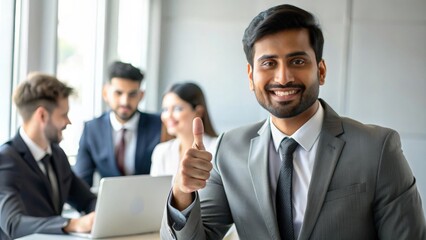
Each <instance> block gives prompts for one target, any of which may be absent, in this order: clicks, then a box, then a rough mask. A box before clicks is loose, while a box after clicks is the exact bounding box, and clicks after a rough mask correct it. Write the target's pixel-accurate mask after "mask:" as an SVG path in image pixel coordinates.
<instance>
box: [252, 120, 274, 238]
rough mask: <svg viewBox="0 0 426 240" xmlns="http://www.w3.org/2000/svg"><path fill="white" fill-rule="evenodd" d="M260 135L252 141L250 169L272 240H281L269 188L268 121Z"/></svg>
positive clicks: (269, 132)
mask: <svg viewBox="0 0 426 240" xmlns="http://www.w3.org/2000/svg"><path fill="white" fill-rule="evenodd" d="M258 134H259V136H257V137H254V138H253V139H252V140H251V144H250V153H249V156H248V158H249V159H248V165H249V166H248V167H249V172H250V176H251V179H252V184H253V188H254V191H255V196H256V199H257V202H258V205H259V208H260V209H261V210H262V211H261V212H262V213H263V214H262V218H263V220H264V221H265V225H266V226H267V227H268V231H269V234H270V235H271V239H279V233H278V226H277V220H276V217H275V209H274V204H273V202H272V199H271V188H270V186H269V174H268V172H269V168H268V150H269V141H270V138H271V130H270V128H269V121H268V120H266V121H265V123H264V124H263V126H262V127H261V128H260V130H259V131H258Z"/></svg>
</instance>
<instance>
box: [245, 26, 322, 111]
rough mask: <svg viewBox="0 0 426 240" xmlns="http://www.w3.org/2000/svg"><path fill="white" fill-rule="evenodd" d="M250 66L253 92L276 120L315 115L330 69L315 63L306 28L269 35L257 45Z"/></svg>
mask: <svg viewBox="0 0 426 240" xmlns="http://www.w3.org/2000/svg"><path fill="white" fill-rule="evenodd" d="M253 58H254V59H253V66H251V65H250V64H248V75H249V81H250V89H251V90H252V91H254V93H255V95H256V98H257V101H258V102H259V104H260V105H261V106H262V107H263V108H265V109H266V110H268V111H269V112H270V113H271V114H272V116H273V117H276V118H292V117H296V116H309V117H310V116H312V115H313V114H314V113H315V111H316V107H315V106H314V103H315V102H316V101H317V99H318V94H319V86H320V85H323V84H324V80H325V74H326V67H325V63H324V61H323V60H321V61H320V62H319V63H317V62H316V60H315V52H314V50H313V49H312V47H311V46H310V43H309V34H308V31H307V30H305V29H292V30H285V31H281V32H278V33H275V34H271V35H266V36H265V37H263V38H261V39H259V40H258V41H257V42H256V43H255V44H254V57H253Z"/></svg>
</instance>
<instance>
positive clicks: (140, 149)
mask: <svg viewBox="0 0 426 240" xmlns="http://www.w3.org/2000/svg"><path fill="white" fill-rule="evenodd" d="M146 120H147V119H146V118H145V116H144V115H143V114H141V113H139V122H138V129H137V139H136V151H135V174H142V173H146V171H144V170H145V169H144V166H142V165H143V164H144V161H141V159H142V158H143V156H144V154H145V150H146V144H147V143H146V141H147V139H146V134H145V133H143V130H142V128H143V126H147V125H148V123H147V122H146ZM138 159H139V160H138ZM148 173H149V169H148Z"/></svg>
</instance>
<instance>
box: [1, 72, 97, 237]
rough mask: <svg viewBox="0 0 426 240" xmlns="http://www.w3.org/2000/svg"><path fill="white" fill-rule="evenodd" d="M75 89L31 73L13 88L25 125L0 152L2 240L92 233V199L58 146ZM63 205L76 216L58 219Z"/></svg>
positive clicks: (94, 199)
mask: <svg viewBox="0 0 426 240" xmlns="http://www.w3.org/2000/svg"><path fill="white" fill-rule="evenodd" d="M73 92H74V89H73V88H71V87H69V86H67V85H66V84H64V83H62V82H60V81H59V80H58V79H57V78H56V77H54V76H50V75H45V74H40V73H33V74H30V75H29V76H28V77H27V80H26V81H24V82H22V83H21V84H20V85H19V86H18V88H17V89H16V90H15V94H14V98H13V100H14V102H15V104H16V107H17V109H18V111H19V113H20V115H21V117H22V120H23V124H22V126H21V127H20V128H19V130H18V133H17V134H16V135H15V137H14V138H12V139H11V140H10V141H8V142H6V143H5V144H3V145H2V146H1V148H0V176H1V177H0V216H1V217H0V223H1V224H0V226H1V229H0V239H2V240H8V239H15V238H18V237H22V236H25V235H29V234H32V233H51V234H63V233H64V232H90V231H91V229H92V224H93V219H94V216H95V213H94V212H93V210H94V209H95V205H96V196H95V195H93V194H92V193H91V192H90V189H89V187H88V186H87V184H85V183H84V182H83V181H81V180H80V179H79V178H78V177H77V176H75V175H74V173H73V172H72V170H71V166H70V164H69V162H68V158H67V156H66V154H65V152H64V151H63V150H62V148H61V147H60V146H59V142H60V141H61V140H62V131H63V130H64V129H65V128H66V126H67V125H68V124H71V122H70V120H69V118H68V111H69V102H68V97H69V96H70V95H71V94H73ZM65 202H67V203H69V204H70V205H71V206H73V207H74V208H75V209H77V210H78V211H79V212H85V213H89V214H87V215H84V216H82V217H80V218H74V219H68V218H64V217H62V216H61V213H62V209H63V206H64V203H65Z"/></svg>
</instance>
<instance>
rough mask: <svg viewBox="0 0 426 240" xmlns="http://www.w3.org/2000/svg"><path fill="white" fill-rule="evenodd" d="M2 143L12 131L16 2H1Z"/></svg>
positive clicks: (0, 140) (0, 89)
mask: <svg viewBox="0 0 426 240" xmlns="http://www.w3.org/2000/svg"><path fill="white" fill-rule="evenodd" d="M0 5H1V7H0V36H1V37H0V53H1V56H0V79H1V81H0V84H1V87H0V96H2V100H1V101H0V112H1V117H0V143H4V142H5V141H7V140H9V138H10V136H11V135H14V133H15V131H11V129H10V128H11V114H12V113H11V106H12V99H11V97H12V85H13V84H12V83H13V80H12V79H13V77H12V76H13V69H12V66H13V64H12V63H13V36H14V18H15V15H14V13H15V11H14V9H15V1H14V0H0Z"/></svg>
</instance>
